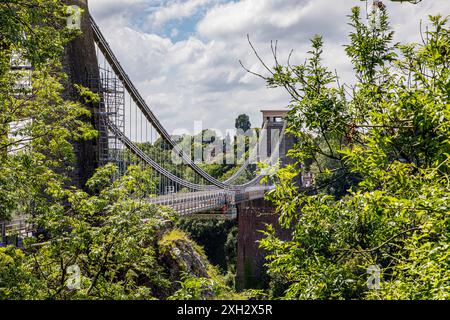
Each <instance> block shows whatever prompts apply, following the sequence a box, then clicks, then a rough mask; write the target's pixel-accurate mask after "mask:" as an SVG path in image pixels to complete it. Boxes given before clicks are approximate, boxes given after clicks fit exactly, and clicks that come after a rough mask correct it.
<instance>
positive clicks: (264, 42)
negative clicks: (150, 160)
mask: <svg viewBox="0 0 450 320" xmlns="http://www.w3.org/2000/svg"><path fill="white" fill-rule="evenodd" d="M384 2H385V4H386V5H387V7H388V12H389V14H390V16H391V25H392V27H393V29H394V30H395V31H396V39H395V40H396V41H402V42H405V41H406V42H416V41H419V40H420V36H419V23H420V21H421V20H424V21H426V18H427V16H428V15H429V14H437V13H441V14H442V15H449V14H450V1H449V0H423V1H422V2H421V3H420V4H418V5H411V4H408V3H403V4H399V3H392V2H390V1H388V0H385V1H384ZM89 5H90V10H91V14H92V15H93V16H94V18H95V19H96V21H97V23H98V24H99V25H100V28H101V29H102V32H103V33H104V35H105V37H106V38H107V39H108V41H109V43H110V45H111V47H112V48H113V50H114V52H115V53H116V55H117V56H118V58H119V59H120V61H121V63H122V65H123V66H124V68H125V69H126V71H127V72H128V74H129V76H130V77H131V79H132V80H133V81H134V83H135V85H136V86H137V88H138V89H139V90H140V92H141V94H142V96H143V97H144V98H145V99H146V101H147V103H148V104H149V105H150V107H151V108H152V110H153V112H154V113H155V114H156V115H157V116H158V118H159V119H160V121H161V122H162V124H163V125H164V126H165V127H166V128H167V129H168V131H169V132H173V131H174V130H175V129H177V128H184V129H188V130H192V128H193V124H194V121H203V123H204V127H208V128H217V129H220V130H222V131H225V129H227V128H233V126H234V119H235V118H236V117H237V115H238V114H240V113H247V114H248V115H250V119H251V122H252V124H253V125H254V126H260V125H261V121H262V119H261V114H260V112H259V111H260V110H261V109H283V108H286V106H287V105H288V103H289V97H288V96H287V95H286V94H285V92H284V91H283V90H277V89H267V88H266V85H265V83H264V82H263V81H262V80H261V79H258V78H256V77H254V76H252V75H250V74H248V73H246V72H245V71H244V70H243V69H242V68H241V66H240V65H239V60H242V61H243V62H244V63H245V64H246V65H247V66H248V67H249V68H251V69H253V70H255V71H261V72H262V71H263V70H262V67H261V66H260V65H259V64H258V61H257V59H256V58H255V57H254V55H253V54H252V51H251V48H250V47H249V45H248V43H247V40H246V35H247V34H249V35H250V37H251V39H252V42H253V43H254V45H255V46H256V47H257V48H258V51H259V52H260V54H261V56H262V57H263V59H264V60H265V61H267V63H268V64H269V65H271V64H272V62H273V59H272V58H271V52H270V41H271V40H278V41H279V55H280V59H281V60H283V59H284V58H287V55H288V53H289V52H290V50H291V49H294V50H295V51H294V55H293V62H294V63H295V62H297V63H301V62H303V61H304V59H305V57H306V52H307V51H308V49H309V39H310V38H311V37H312V36H314V35H315V34H321V35H322V36H323V37H324V41H325V54H324V63H325V64H326V65H327V66H329V67H330V68H332V69H333V70H334V69H336V70H337V71H338V74H339V75H340V77H341V82H347V83H351V82H352V79H353V77H352V68H351V65H350V62H349V60H348V58H347V57H346V56H345V52H344V48H343V45H345V44H347V43H348V39H347V34H348V32H349V31H350V29H349V26H348V25H347V17H346V15H348V14H349V13H350V9H351V7H352V6H355V5H359V6H361V7H362V8H363V10H365V2H364V1H360V0H339V1H336V0H235V1H229V0H90V1H89Z"/></svg>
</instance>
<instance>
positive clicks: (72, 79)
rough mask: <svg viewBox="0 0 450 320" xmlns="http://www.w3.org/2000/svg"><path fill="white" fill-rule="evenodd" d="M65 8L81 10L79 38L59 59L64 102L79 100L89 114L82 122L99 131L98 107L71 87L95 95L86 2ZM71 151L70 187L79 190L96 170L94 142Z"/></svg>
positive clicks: (94, 65) (73, 2) (78, 0)
mask: <svg viewBox="0 0 450 320" xmlns="http://www.w3.org/2000/svg"><path fill="white" fill-rule="evenodd" d="M65 4H66V5H69V6H71V5H76V6H78V7H79V8H81V9H82V10H83V12H82V15H81V21H80V22H81V32H82V33H81V35H80V36H78V37H77V38H76V39H74V40H73V41H71V42H70V43H69V44H68V45H67V46H66V51H65V55H64V57H63V66H64V71H65V72H66V73H67V75H68V76H69V85H68V86H67V88H66V93H65V95H66V98H68V99H71V100H74V101H76V100H80V101H81V102H83V104H84V105H85V107H86V108H88V109H89V111H90V112H91V117H90V118H85V119H83V120H84V121H86V122H89V123H91V124H92V125H93V127H94V128H95V129H97V130H98V129H99V119H98V106H97V105H95V104H92V103H91V104H86V103H85V102H84V101H82V100H81V98H80V97H79V94H78V92H76V90H75V89H74V87H73V85H74V84H78V85H82V86H84V87H87V88H90V89H91V90H93V91H94V92H95V90H96V88H98V84H96V83H92V81H93V80H92V79H95V81H98V80H97V79H99V77H100V71H99V67H98V60H97V54H96V49H95V42H94V37H93V33H92V28H91V24H90V20H89V10H88V1H87V0H65ZM73 145H74V150H75V155H76V158H77V162H76V165H75V170H74V171H73V172H71V173H70V176H71V178H72V183H73V184H74V185H77V186H79V187H84V185H85V183H86V181H87V180H88V179H89V178H90V177H91V176H92V175H93V173H94V170H95V169H96V168H97V167H98V163H99V155H98V139H92V140H89V141H74V142H73Z"/></svg>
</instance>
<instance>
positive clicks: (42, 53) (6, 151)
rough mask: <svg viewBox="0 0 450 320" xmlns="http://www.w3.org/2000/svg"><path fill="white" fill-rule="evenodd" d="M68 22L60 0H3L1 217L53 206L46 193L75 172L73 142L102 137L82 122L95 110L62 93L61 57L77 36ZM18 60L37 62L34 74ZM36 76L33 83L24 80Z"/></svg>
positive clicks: (0, 30) (0, 49)
mask: <svg viewBox="0 0 450 320" xmlns="http://www.w3.org/2000/svg"><path fill="white" fill-rule="evenodd" d="M65 22H66V19H65V6H64V5H63V4H61V2H60V1H56V0H32V1H27V2H23V1H15V0H11V1H2V2H1V3H0V34H1V36H0V190H1V192H0V220H3V219H8V218H10V217H11V214H13V213H20V214H28V213H31V212H32V211H35V208H36V207H40V206H44V207H45V206H46V204H45V200H44V199H41V200H38V199H39V196H38V195H39V193H41V192H42V190H44V189H45V188H46V187H47V185H48V184H50V183H53V182H55V181H61V180H62V179H64V172H62V171H66V172H67V171H70V169H71V167H70V165H71V164H72V163H73V162H74V160H75V156H74V152H73V148H72V144H71V142H72V141H75V140H78V139H91V138H93V137H95V135H96V133H95V131H94V130H92V127H91V126H90V124H88V123H86V122H84V121H81V118H82V117H86V116H89V112H88V111H87V110H86V109H85V108H84V107H83V106H82V105H81V104H79V103H75V102H72V101H69V100H66V99H64V98H63V97H62V93H63V91H64V88H65V85H66V83H67V77H66V75H65V74H64V73H62V71H61V70H62V67H61V63H60V57H61V54H62V53H63V52H64V45H65V44H66V43H68V41H70V40H71V39H73V37H74V36H76V34H74V33H73V32H70V31H69V30H67V29H66V28H65V27H64V26H65ZM11 63H12V64H13V66H14V65H20V64H29V65H30V66H32V72H31V73H30V71H29V70H26V69H25V70H24V69H18V70H17V69H15V68H11ZM28 78H30V79H29V80H30V81H31V84H30V85H25V86H22V85H18V84H21V83H22V82H23V81H24V80H27V79H28ZM78 89H80V91H83V92H84V93H85V94H87V95H90V93H89V92H88V91H86V90H83V88H81V87H78ZM91 98H94V97H93V96H91ZM64 167H65V168H66V169H65V170H61V168H64ZM56 168H59V169H58V170H56ZM38 210H39V209H38Z"/></svg>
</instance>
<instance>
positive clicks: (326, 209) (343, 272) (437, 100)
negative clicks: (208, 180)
mask: <svg viewBox="0 0 450 320" xmlns="http://www.w3.org/2000/svg"><path fill="white" fill-rule="evenodd" d="M380 10H381V11H380V20H379V21H378V22H377V23H371V22H373V21H370V19H372V18H370V19H369V23H368V24H366V23H364V22H363V20H362V18H361V17H360V9H359V8H353V9H352V14H351V15H350V16H349V18H350V25H351V26H352V27H353V31H352V32H351V33H350V44H349V45H348V46H347V47H346V52H347V55H348V56H349V57H350V59H351V61H352V63H353V66H354V70H355V73H356V78H357V83H356V84H355V85H354V86H348V85H345V86H344V85H341V84H340V82H339V80H338V78H337V76H336V75H334V74H333V73H332V72H330V71H329V70H328V69H327V68H325V67H324V66H323V65H322V63H321V55H322V46H323V44H322V40H321V38H320V37H314V38H313V39H312V40H311V42H312V50H311V51H309V58H308V60H307V61H306V63H305V64H304V65H299V66H292V65H291V64H289V63H288V64H287V65H286V66H283V65H280V64H278V63H276V65H275V67H274V69H269V71H270V72H271V75H270V76H269V77H267V81H268V85H269V86H270V87H278V86H280V87H284V88H286V89H287V90H288V92H289V93H290V94H291V97H292V101H293V102H292V104H291V106H290V112H289V118H288V120H289V128H288V131H289V132H291V133H292V134H294V135H295V136H296V137H297V138H298V141H299V142H298V144H297V145H296V146H295V147H294V148H293V149H292V150H290V155H291V156H292V157H294V158H295V159H296V160H297V162H298V163H303V162H304V161H306V160H309V161H311V168H313V170H314V171H315V176H316V179H315V185H314V186H312V187H311V188H308V189H306V190H305V189H304V188H300V187H299V186H298V185H296V184H295V182H293V181H295V180H294V179H293V178H294V177H295V176H296V175H297V174H298V172H297V170H296V166H295V165H294V166H288V167H286V168H283V169H281V170H279V172H278V173H277V174H276V175H275V176H274V177H272V178H273V179H275V181H276V184H277V188H276V189H275V190H274V191H272V192H271V193H270V195H269V198H270V199H271V200H272V201H273V203H274V204H275V205H276V207H277V210H278V212H279V213H280V223H281V224H282V225H283V226H284V227H285V228H288V229H290V230H292V240H290V241H282V240H280V239H278V238H277V236H276V234H275V231H274V230H273V228H272V227H270V226H269V227H268V229H267V231H265V234H266V237H265V238H264V239H263V240H262V242H261V246H262V248H264V249H266V250H267V251H268V252H269V254H268V256H267V265H268V268H269V274H270V275H271V276H272V278H273V279H274V280H276V281H277V283H275V284H274V286H275V287H277V288H280V287H281V286H285V288H287V289H286V290H285V292H284V293H283V294H282V296H283V297H285V298H289V299H293V298H302V299H343V298H345V299H349V298H352V299H355V298H356V299H363V298H369V299H373V298H376V299H448V298H449V297H450V296H449V292H450V290H449V283H450V268H449V264H448V261H449V254H450V251H449V249H450V247H449V238H448V234H449V230H450V221H449V215H448V212H449V210H450V207H449V204H450V201H449V196H450V190H449V186H448V181H449V166H448V164H449V162H448V161H449V157H450V139H449V138H450V136H449V132H450V130H449V127H450V113H449V108H448V106H449V105H450V103H449V102H450V91H449V86H448V83H449V82H450V71H449V68H448V66H449V64H450V29H449V28H448V26H447V22H448V21H447V18H442V17H441V16H431V17H430V23H431V26H430V27H429V29H428V30H427V31H426V33H425V34H424V35H423V42H422V43H420V44H392V37H393V32H392V30H391V29H390V27H389V23H388V16H387V12H386V9H385V8H381V9H380ZM373 16H374V15H372V17H373ZM277 61H278V60H277ZM343 180H345V183H341V186H345V189H343V188H341V189H340V191H339V192H338V193H336V192H334V191H335V190H333V189H330V188H329V186H330V185H331V186H332V184H333V183H334V182H335V181H343ZM370 266H378V267H379V268H380V275H381V288H380V289H379V290H374V289H369V288H368V286H367V279H368V278H369V275H368V274H367V269H368V268H369V267H370Z"/></svg>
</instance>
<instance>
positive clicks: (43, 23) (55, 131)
mask: <svg viewBox="0 0 450 320" xmlns="http://www.w3.org/2000/svg"><path fill="white" fill-rule="evenodd" d="M65 12H66V7H65V6H64V5H63V4H62V1H57V0H30V1H16V0H8V1H2V2H1V3H0V221H2V220H4V219H9V218H11V217H12V216H14V215H19V214H20V215H26V216H27V217H29V222H30V223H31V224H33V225H34V226H35V227H36V228H37V233H35V234H34V235H33V236H32V237H31V236H30V237H27V238H25V239H24V247H23V248H22V249H21V250H19V249H16V248H13V247H11V246H8V247H6V248H0V299H11V300H13V299H154V298H167V297H168V296H170V295H172V294H173V293H174V292H176V291H177V290H178V289H179V288H180V287H181V285H180V283H179V281H180V280H181V276H180V275H179V274H173V273H172V271H173V270H174V269H177V268H178V269H183V270H191V271H195V272H192V273H191V274H190V275H191V276H193V277H203V278H205V279H209V278H212V277H214V279H215V281H216V282H218V281H222V280H221V278H220V276H218V275H217V274H216V273H214V272H213V271H211V270H212V267H211V266H210V264H209V263H208V261H207V260H206V258H205V256H204V254H203V252H202V250H201V248H199V247H198V246H197V245H196V244H195V243H193V242H192V241H191V240H189V239H188V238H187V237H186V236H181V235H180V234H178V236H179V237H178V238H176V239H175V238H174V237H175V235H177V230H175V231H174V227H175V223H176V221H177V219H178V217H177V215H176V214H175V213H174V212H173V211H171V210H170V209H168V208H163V207H159V206H156V205H154V204H151V203H150V202H148V201H147V198H148V197H149V196H151V195H152V194H154V193H155V181H154V180H153V179H152V172H151V170H150V169H142V168H141V167H139V166H130V167H128V169H127V172H126V174H125V175H123V176H122V177H120V178H118V177H119V172H118V169H117V168H116V167H115V166H114V165H107V166H105V167H103V168H99V169H98V170H97V171H96V173H95V174H94V175H93V176H92V177H91V178H90V179H89V181H88V182H87V185H86V190H85V191H82V190H79V189H77V188H76V187H74V186H72V184H73V183H72V181H71V180H70V174H71V170H72V169H73V168H72V165H73V164H74V161H75V154H74V150H73V142H74V141H77V140H82V139H85V140H88V139H93V138H95V137H96V135H97V133H96V131H95V130H93V128H92V127H91V125H90V123H87V122H86V121H85V119H90V118H91V114H90V113H89V112H88V110H87V109H85V108H84V106H83V105H82V104H81V103H78V102H73V101H70V100H68V99H66V95H67V91H68V90H69V89H72V88H69V82H68V81H67V80H68V79H67V75H65V74H64V73H63V72H62V67H61V61H60V60H61V57H62V54H63V52H64V46H65V45H66V44H67V43H68V41H70V40H71V39H73V38H74V37H75V36H77V34H75V33H73V32H72V31H69V30H67V29H66V28H65V24H66V19H65ZM17 57H18V58H17ZM13 58H14V59H13ZM18 59H19V60H20V62H27V61H28V63H29V64H30V65H31V66H32V72H31V71H29V70H16V69H14V68H11V62H12V61H13V62H14V61H16V62H17V61H18ZM19 64H20V63H19ZM27 77H30V80H31V82H30V85H28V86H20V85H18V84H20V83H21V82H23V80H28V79H27ZM74 89H75V90H74V92H75V91H76V92H78V96H79V98H80V99H78V100H79V101H83V102H85V103H97V102H98V100H99V96H98V95H96V94H94V93H92V92H91V91H90V90H89V89H88V88H85V87H82V86H78V85H76V86H74ZM70 91H72V90H70ZM88 122H89V121H88ZM146 147H147V148H149V149H150V150H149V152H154V153H156V152H161V153H164V156H165V157H170V153H168V150H167V148H165V145H163V144H162V143H161V142H160V144H159V145H149V146H146ZM130 156H131V155H130ZM169 159H170V158H169ZM168 162H169V163H170V161H168ZM187 174H189V173H187ZM161 239H163V240H164V241H169V240H170V241H171V245H172V246H173V247H172V248H173V249H179V248H178V247H177V246H176V245H180V246H181V248H182V249H183V251H182V253H183V255H182V256H179V257H177V259H175V260H170V259H168V257H167V256H165V255H164V254H165V251H164V249H165V247H164V246H163V245H162V243H166V242H164V241H162V242H161ZM183 245H184V247H183ZM169 253H172V251H170V252H169ZM186 257H187V258H189V257H195V258H197V260H195V261H191V260H188V259H186V260H183V259H184V258H186ZM168 261H170V264H169V263H168ZM194 262H195V263H197V265H196V266H197V268H194V267H193V265H194ZM74 270H79V272H80V273H79V275H80V277H77V276H76V275H74V272H75V271H74ZM74 277H75V278H74ZM75 279H80V283H79V287H78V288H76V287H73V286H71V285H73V284H74V282H73V281H74V280H75ZM205 281H206V280H205ZM221 288H224V285H222V284H221ZM227 290H228V289H227Z"/></svg>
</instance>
